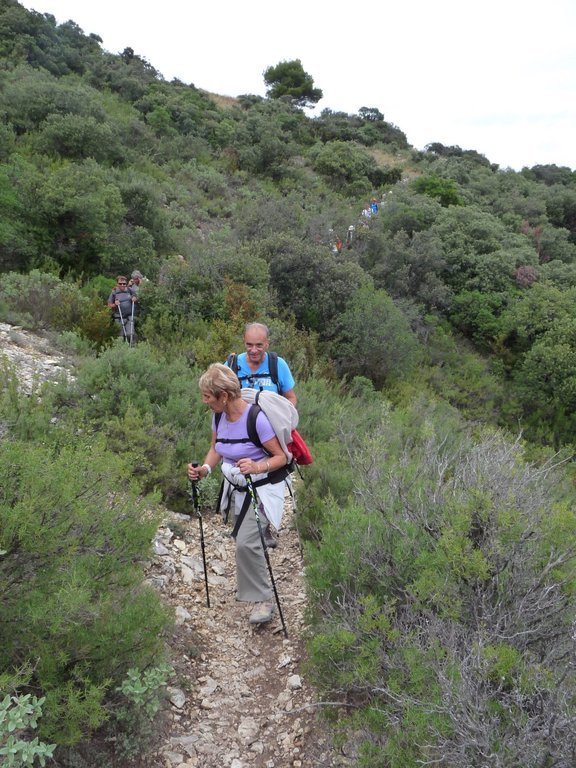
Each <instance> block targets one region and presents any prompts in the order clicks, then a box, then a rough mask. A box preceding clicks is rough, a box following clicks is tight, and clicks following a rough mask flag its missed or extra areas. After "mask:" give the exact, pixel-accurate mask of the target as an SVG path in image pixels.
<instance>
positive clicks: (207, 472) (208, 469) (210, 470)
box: [202, 464, 212, 477]
mask: <svg viewBox="0 0 576 768" xmlns="http://www.w3.org/2000/svg"><path fill="white" fill-rule="evenodd" d="M204 467H206V477H208V475H210V474H211V473H212V467H211V466H210V464H202V469H204Z"/></svg>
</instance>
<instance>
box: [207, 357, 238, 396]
mask: <svg viewBox="0 0 576 768" xmlns="http://www.w3.org/2000/svg"><path fill="white" fill-rule="evenodd" d="M198 386H199V387H200V389H201V391H202V392H209V393H210V394H211V395H214V397H220V395H221V394H222V393H224V392H226V394H227V395H228V397H229V398H230V400H234V399H235V398H237V397H240V382H239V381H238V377H237V376H236V374H235V373H234V371H233V370H231V369H230V368H228V366H227V365H222V363H212V365H210V366H208V368H207V369H206V371H205V372H204V373H203V374H202V376H200V379H199V381H198Z"/></svg>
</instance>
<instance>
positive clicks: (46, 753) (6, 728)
mask: <svg viewBox="0 0 576 768" xmlns="http://www.w3.org/2000/svg"><path fill="white" fill-rule="evenodd" d="M44 701H45V699H43V698H41V699H38V698H37V697H36V696H32V695H31V694H30V693H27V694H24V695H20V696H5V697H4V698H3V699H2V701H0V756H3V757H4V760H3V761H2V765H3V766H6V768H11V767H12V766H13V767H14V768H20V766H26V765H29V766H31V765H34V763H35V762H36V760H38V761H39V763H40V765H41V766H44V765H46V758H50V757H52V753H53V752H54V749H55V747H56V745H55V744H46V743H44V742H42V741H40V740H39V739H38V737H37V736H34V738H30V735H31V733H34V732H35V731H36V729H37V727H38V720H39V718H40V717H41V715H42V706H43V704H44Z"/></svg>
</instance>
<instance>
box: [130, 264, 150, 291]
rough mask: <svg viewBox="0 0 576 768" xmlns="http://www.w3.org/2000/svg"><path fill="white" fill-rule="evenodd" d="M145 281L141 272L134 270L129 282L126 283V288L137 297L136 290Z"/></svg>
mask: <svg viewBox="0 0 576 768" xmlns="http://www.w3.org/2000/svg"><path fill="white" fill-rule="evenodd" d="M144 280H146V278H145V277H144V275H143V274H142V272H140V271H139V270H138V269H135V270H134V272H132V274H131V275H130V281H129V283H128V287H129V288H132V290H133V291H134V293H135V294H136V295H138V290H139V288H140V284H141V283H142V282H143V281H144Z"/></svg>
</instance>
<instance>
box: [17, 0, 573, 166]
mask: <svg viewBox="0 0 576 768" xmlns="http://www.w3.org/2000/svg"><path fill="white" fill-rule="evenodd" d="M22 4H23V5H24V6H25V7H26V8H29V9H34V10H36V11H38V12H40V13H50V14H52V15H53V16H55V18H56V21H57V22H58V23H62V22H64V21H68V20H70V19H71V20H72V21H74V22H76V23H77V24H78V26H79V27H80V28H81V29H82V30H83V32H84V33H86V34H90V33H95V34H97V35H99V36H100V37H101V38H102V40H103V43H102V45H103V47H104V48H105V49H106V50H107V51H110V52H111V53H120V52H121V51H123V50H124V48H126V47H131V48H133V49H134V51H135V53H137V54H138V55H139V56H141V57H143V58H144V59H146V60H147V61H148V62H149V63H150V64H151V65H152V66H153V67H154V68H155V69H156V70H158V72H160V74H161V75H162V76H163V77H164V78H166V79H167V80H171V79H172V78H178V79H180V80H182V81H183V82H185V83H193V84H194V85H195V86H196V87H197V88H201V89H203V90H206V91H211V92H213V93H218V94H222V95H227V96H238V95H240V94H246V93H252V94H258V95H261V96H264V95H265V91H266V89H265V84H264V78H263V76H262V73H263V72H264V70H265V69H266V68H267V67H269V66H271V65H275V64H278V62H280V61H287V60H292V59H300V60H301V62H302V66H303V67H304V69H305V71H306V72H308V73H309V74H310V75H311V76H312V78H313V79H314V85H315V86H316V87H318V88H321V89H322V91H323V92H324V98H323V99H322V101H320V102H319V104H318V106H317V107H316V109H315V110H314V112H313V113H312V114H315V115H319V114H320V111H321V110H322V109H325V108H328V109H331V110H336V111H343V112H348V113H349V114H355V113H357V112H358V110H359V109H360V108H361V107H363V106H365V107H376V108H378V109H379V110H380V111H381V112H382V113H383V114H384V117H385V119H386V120H387V121H389V122H391V123H394V124H395V125H396V126H398V127H399V128H400V129H401V130H402V131H404V133H405V134H406V136H407V138H408V141H409V143H410V144H411V145H413V146H414V147H416V148H417V149H422V148H423V147H424V146H425V145H426V144H429V143H431V142H435V141H438V142H441V143H442V144H445V145H452V144H457V145H459V146H460V147H462V149H475V150H477V151H478V152H480V153H481V154H483V155H485V156H486V157H487V158H488V159H489V160H490V161H491V162H494V163H498V164H499V165H500V166H501V167H502V168H507V167H509V168H513V169H515V170H520V169H521V168H522V167H523V166H532V165H537V164H547V163H555V164H556V165H562V166H568V167H570V168H572V169H573V170H576V45H575V43H574V36H575V31H576V2H575V1H574V0H547V1H545V2H543V1H542V0H483V2H475V3H472V2H466V0H394V2H390V0H381V2H375V1H374V0H368V1H367V2H364V3H363V4H359V3H357V2H354V3H347V4H346V5H344V6H343V5H341V4H340V3H339V2H338V0H329V1H328V0H291V1H290V2H282V3H278V2H274V0H267V1H266V2H264V0H245V2H239V1H238V0H235V1H234V2H232V1H231V0H213V2H211V3H208V2H205V0H194V1H193V2H186V0H163V1H162V2H150V3H147V2H144V1H143V0H26V1H25V2H23V3H22Z"/></svg>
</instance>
